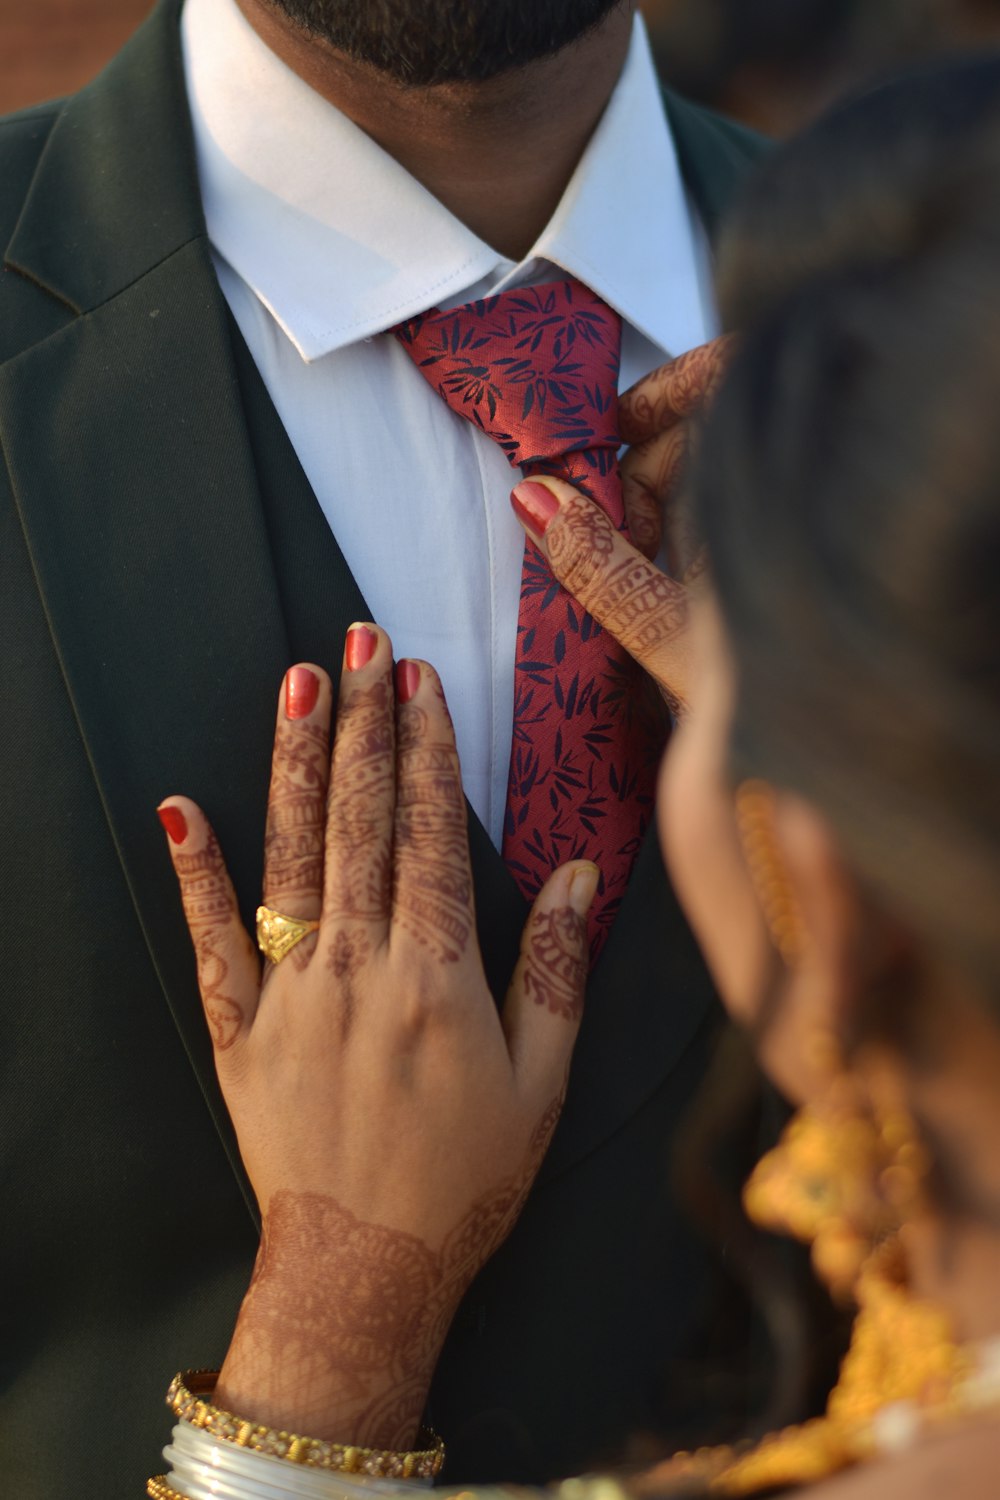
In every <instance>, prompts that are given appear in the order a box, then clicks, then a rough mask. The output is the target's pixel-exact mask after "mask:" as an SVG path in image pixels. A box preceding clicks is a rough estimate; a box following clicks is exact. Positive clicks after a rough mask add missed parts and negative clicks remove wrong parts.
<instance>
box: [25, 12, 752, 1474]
mask: <svg viewBox="0 0 1000 1500" xmlns="http://www.w3.org/2000/svg"><path fill="white" fill-rule="evenodd" d="M178 9H179V6H178V3H177V0H164V3H163V4H162V5H161V6H160V7H159V9H158V10H157V11H156V12H155V13H154V15H153V16H152V18H151V20H150V21H149V22H148V23H147V24H146V25H145V26H144V27H143V29H142V30H141V31H140V32H139V33H138V34H137V35H136V37H135V38H134V39H133V40H132V42H130V44H129V45H128V47H127V48H126V49H125V50H124V51H123V52H122V53H121V55H120V56H119V57H118V58H117V59H116V60H115V61H114V62H113V63H112V64H111V66H110V67H109V68H108V69H107V71H106V72H105V73H103V74H102V75H101V76H100V77H99V78H98V79H97V80H96V81H95V82H94V83H93V84H91V85H90V86H89V87H88V88H86V89H84V90H83V91H82V92H81V93H80V94H78V95H76V96H75V97H73V98H71V99H70V100H69V101H67V102H65V103H62V104H55V105H46V106H43V107H41V108H38V109H35V110H30V111H28V112H26V113H23V114H21V115H18V116H15V117H12V118H10V119H8V120H6V121H3V122H0V247H3V251H4V269H3V272H2V274H0V449H2V462H0V632H2V634H0V682H2V718H0V764H2V778H3V781H2V786H3V797H2V804H3V811H2V824H0V880H2V902H3V907H2V909H3V913H4V917H5V923H4V925H5V928H6V931H7V939H6V943H5V954H4V962H3V969H2V979H0V987H2V1023H3V1046H2V1049H0V1058H2V1062H0V1067H2V1069H3V1079H2V1094H0V1120H2V1135H0V1171H2V1184H3V1186H2V1197H0V1205H2V1207H0V1212H2V1216H3V1225H4V1228H3V1232H2V1265H0V1298H2V1304H3V1312H2V1318H0V1362H2V1381H0V1493H3V1494H4V1495H9V1496H11V1497H14V1496H16V1497H17V1500H55V1497H57V1496H59V1495H63V1494H68V1493H70V1492H71V1490H72V1492H73V1493H76V1494H80V1495H89V1494H92V1495H94V1496H95V1497H96V1496H98V1495H100V1496H102V1497H103V1500H127V1497H133V1500H134V1497H135V1496H137V1495H139V1494H141V1493H142V1492H143V1484H144V1480H145V1478H146V1476H147V1475H148V1474H149V1473H151V1472H154V1471H156V1470H157V1469H158V1468H159V1467H160V1466H161V1465H160V1459H159V1453H160V1448H161V1447H162V1445H163V1443H164V1442H165V1441H166V1439H167V1437H168V1434H169V1428H170V1419H169V1416H168V1414H167V1412H166V1410H165V1408H164V1407H163V1405H162V1397H163V1392H164V1390H165V1388H166V1385H167V1383H168V1381H169V1379H170V1377H171V1375H172V1374H173V1373H174V1371H175V1370H177V1369H180V1368H181V1367H185V1366H187V1367H190V1366H197V1365H201V1366H204V1365H212V1364H214V1363H216V1362H218V1361H219V1360H220V1359H221V1357H222V1355H223V1354H224V1352H225V1349H226V1345H227V1342H228V1337H229V1333H230V1330H231V1327H232V1323H233V1319H234V1316H235V1313H236V1310H237V1308H238V1305H239V1302H240V1298H241V1295H242V1293H243V1291H244V1288H245V1286H246V1283H247V1280H248V1277H249V1273H250V1268H251V1264H252V1261H253V1256H254V1252H255V1248H256V1241H257V1225H256V1218H255V1205H254V1203H253V1199H252V1195H251V1193H250V1190H249V1187H248V1184H247V1182H246V1179H245V1176H244V1174H243V1171H242V1169H241V1165H240V1162H239V1158H238V1155H237V1152H236V1148H235V1143H234V1139H233V1135H232V1131H231V1129H230V1126H229V1123H228V1120H227V1117H226V1113H225V1109H224V1106H223V1103H222V1099H221V1097H220V1094H219V1091H218V1088H217V1085H216V1082H215V1078H214V1073H213V1068H212V1060H211V1052H210V1047H209V1043H208V1038H207V1034H206V1031H205V1028H204V1025H203V1022H202V1016H201V1012H200V1006H199V999H198V993H197V989H196V986H195V977H194V970H193V965H192V959H191V953H190V948H189V943H188V939H187V935H186V932H185V929H184V925H183V922H182V919H181V912H180V906H179V903H178V900H177V894H176V890H175V888H174V883H173V876H172V873H171V870H170V867H169V862H168V859H167V855H166V851H165V848H164V844H163V835H162V832H161V830H160V827H159V825H158V823H157V821H156V818H155V816H154V808H155V806H156V804H157V802H158V801H159V800H160V799H161V798H162V797H163V796H164V795H166V794H167V793H169V792H173V791H184V792H186V793H188V794H190V795H191V796H193V797H195V798H197V799H198V800H199V801H200V802H201V803H202V804H203V806H204V807H205V808H206V809H207V810H208V812H209V814H210V816H211V818H212V820H213V822H214V824H215V826H216V828H217V830H218V833H219V836H220V838H221V841H222V844H223V847H224V849H225V851H226V854H227V856H228V859H229V862H230V868H231V870H232V871H233V873H234V877H235V882H236V886H237V889H238V892H239V895H240V898H241V902H242V905H243V908H244V911H245V913H246V915H247V916H248V917H249V915H250V913H251V912H252V910H253V908H254V906H255V904H256V902H257V899H258V891H259V888H260V866H261V836H262V827H263V815H264V807H265V796H266V784H267V776H268V762H269V753H270V741H271V734H272V727H273V704H274V697H275V692H276V689H277V686H278V683H279V680H280V677H281V674H282V672H283V670H284V669H285V667H286V665H287V664H288V663H289V662H291V661H293V660H295V659H296V658H301V657H306V658H313V659H316V660H318V661H320V662H324V663H325V664H326V665H327V666H328V667H329V668H331V669H336V668H337V666H338V663H339V661H340V655H341V649H342V640H343V634H344V630H345V627H346V626H347V624H348V623H349V622H350V621H351V620H354V619H357V618H365V617H367V614H368V611H367V609H366V606H365V604H364V601H363V599H362V598H361V596H360V593H359V591H358V588H357V586H356V584H355V583H354V580H353V579H352V577H351V574H350V572H349V570H348V568H347V566H346V564H345V562H344V559H343V557H342V555H341V553H340V551H339V549H338V546H337V543H336V541H335V540H334V538H333V537H332V536H331V534H330V532H329V529H328V528H327V526H326V523H325V522H324V520H323V517H322V515H321V512H320V509H319V506H318V504H317V502H316V500H315V498H314V496H313V495H312V493H311V491H310V489H309V486H308V484H307V482H306V480H305V478H304V476H303V474H302V471H301V469H300V468H299V465H298V463H297V461H296V459H295V456H294V453H293V452H292V450H291V448H290V445H289V443H288V439H287V437H286V436H285V434H284V432H283V430H282V428H281V426H280V423H279V422H278V419H277V416H276V414H275V412H274V409H273V407H272V406H271V403H270V401H269V399H268V397H267V395H266V393H265V391H264V388H263V385H262V383H261V381H260V378H259V376H258V374H257V372H256V370H255V369H254V367H253V365H252V363H251V362H250V360H249V356H248V355H247V353H246V350H245V348H244V347H243V346H242V344H241V341H240V339H239V335H238V333H237V332H236V330H235V325H234V324H233V322H232V320H231V318H230V316H229V314H228V310H227V307H226V304H225V302H224V300H223V298H222V296H221V294H220V291H219V287H218V284H217V282H216V278H215V275H214V273H213V270H212V265H211V261H210V258H209V253H208V244H207V241H206V236H205V226H204V220H203V215H202V209H201V204H200V200H199V194H198V185H197V180H196V174H195V165H194V155H193V147H192V141H191V134H190V126H189V120H188V115H187V109H186V100H185V95H184V86H183V79H182V71H181V63H180V49H179V41H178V28H177V17H178ZM668 106H669V110H670V114H671V119H672V123H673V127H674V131H675V134H676V139H677V144H678V148H679V151H680V156H681V161H682V165H683V169H684V171H685V174H686V177H687V181H688V184H689V186H690V190H691V191H692V193H693V194H694V196H695V199H696V201H697V203H698V205H699V207H700V210H701V212H702V214H703V216H704V218H705V219H706V221H707V222H708V224H709V225H710V226H713V225H714V224H715V222H716V219H717V217H718V214H719V212H720V211H721V209H722V207H723V205H724V203H725V201H726V199H727V197H728V196H729V194H730V192H731V190H732V189H733V187H734V185H735V184H736V183H737V182H738V180H739V179H740V178H741V176H742V175H743V173H744V170H745V168H746V166H747V164H748V162H749V161H750V159H751V158H752V156H753V155H754V153H755V151H756V150H757V149H758V148H757V145H756V143H755V142H753V141H752V140H751V138H750V137H748V136H746V135H745V134H744V133H743V132H741V131H739V130H738V129H737V128H736V127H733V126H730V125H728V124H725V123H723V122H722V121H720V120H717V119H715V118H714V117H712V116H710V115H707V114H705V113H704V112H702V111H700V110H697V109H695V108H693V107H691V106H689V105H687V104H685V103H683V102H682V101H681V100H679V99H674V98H672V99H670V100H669V101H668ZM355 485H356V488H357V490H358V493H359V494H360V495H362V496H367V498H368V500H369V502H370V503H372V504H375V503H377V498H376V494H375V493H374V492H373V491H368V490H367V489H366V476H365V475H357V476H355ZM470 829H471V840H472V848H473V859H474V864H475V873H476V890H477V903H478V909H479V913H480V939H481V942H482V946H483V950H484V953H485V957H486V964H487V971H488V973H489V974H490V975H491V977H492V979H493V981H494V985H495V988H496V990H497V992H498V993H501V994H502V993H503V989H504V986H505V983H506V980H507V977H508V975H509V972H510V969H511V967H512V965H513V961H514V956H515V953H516V949H517V939H518V934H519V931H520V927H521V923H522V920H523V917H524V910H523V906H522V902H521V899H520V897H519V895H518V893H517V891H516V889H515V888H514V885H513V883H512V881H511V880H510V878H509V876H508V875H507V872H506V871H505V869H504V867H503V865H502V864H501V862H500V860H499V858H498V856H497V855H496V853H495V852H494V850H493V848H492V846H491V845H490V844H489V841H488V839H487V838H486V836H485V834H484V832H483V830H482V828H481V827H480V826H479V824H478V822H477V820H476V819H475V817H470ZM715 1018H716V1012H715V1003H714V1001H713V997H712V994H711V990H710V987H709V985H708V982H707V980H706V977H705V974H704V972H703V970H702V966H701V963H700V961H699V957H698V954H697V952H696V950H695V947H694V944H693V942H692V940H691V938H690V936H689V934H688V932H687V930H686V928H685V925H684V923H683V921H682V919H681V917H680V914H679V912H678V910H677V907H676V904H675V902H674V900H673V898H672V896H671V895H670V892H669V890H668V888H667V886H666V882H665V879H664V876H663V872H662V867H661V864H660V860H659V855H658V851H657V848H656V845H655V842H654V841H653V840H652V839H650V841H649V843H648V845H647V847H646V848H645V849H644V851H643V853H642V855H641V858H640V860H639V863H638V866H637V869H636V872H635V877H634V880H633V883H632V886H631V888H630V891H629V893H628V897H627V899H626V902H625V905H624V908H623V910H622V913H621V916H620V919H619V921H618V924H617V927H616V929H615V931H614V934H613V936H612V938H611V941H610V943H609V945H608V947H607V950H606V952H605V955H604V957H603V958H602V960H601V963H600V965H599V967H598V969H597V971H596V973H595V976H594V979H593V983H592V984H591V987H590V993H589V996H588V999H587V1008H586V1020H585V1022H584V1027H583V1032H582V1035H581V1038H580V1043H579V1047H578V1051H577V1056H576V1060H575V1064H574V1071H573V1079H572V1085H571V1088H570V1093H569V1098H568V1100H567V1104H566V1110H565V1116H564V1119H563V1121H562V1123H561V1125H560V1128H559V1132H558V1135H557V1137H556V1139H555V1141H554V1144H553V1146H552V1150H551V1153H550V1155H549V1157H548V1160H547V1162H546V1164H545V1167H544V1169H543V1172H542V1176H541V1179H540V1181H539V1184H538V1186H537V1189H536V1191H535V1192H534V1194H533V1197H532V1199H531V1201H530V1203H529V1206H528V1208H527V1209H526V1211H525V1214H524V1218H523V1221H522V1222H521V1224H520V1225H519V1226H518V1228H517V1229H516V1230H515V1232H514V1234H513V1236H512V1238H511V1240H510V1242H509V1243H508V1245H507V1246H506V1247H505V1248H504V1249H503V1250H502V1251H501V1253H500V1254H499V1255H498V1256H497V1258H496V1260H495V1262H494V1263H493V1264H492V1265H491V1266H490V1267H489V1268H488V1269H487V1271H486V1272H485V1273H484V1275H483V1276H482V1277H481V1279H480V1281H479V1282H478V1283H477V1284H476V1286H475V1287H474V1288H473V1289H472V1291H471V1292H470V1294H469V1296H468V1298H467V1301H466V1303H465V1305H464V1307H463V1309H462V1311H461V1313H460V1315H459V1317H458V1319H457V1320H456V1323H455V1326H454V1329H453V1331H452V1335H451V1337H450V1340H449V1343H448V1346H447V1349H446V1352H445V1355H444V1358H443V1360H442V1364H441V1368H440V1372H439V1376H438V1379H437V1383H436V1385H435V1389H434V1392H433V1398H432V1412H431V1416H432V1419H433V1421H434V1422H435V1424H436V1425H437V1427H438V1428H439V1430H440V1431H441V1432H442V1433H443V1434H445V1436H446V1438H447V1439H448V1441H449V1445H450V1451H451V1454H452V1462H451V1467H450V1472H451V1474H452V1476H454V1477H456V1478H461V1479H465V1478H470V1477H477V1478H486V1477H491V1476H495V1475H506V1476H509V1477H522V1478H542V1477H545V1476H547V1475H551V1474H556V1473H561V1472H567V1471H571V1470H575V1469H579V1468H583V1467H586V1466H588V1465H589V1464H591V1463H593V1462H595V1461H598V1460H600V1459H602V1458H606V1457H607V1456H608V1455H610V1454H611V1453H613V1452H614V1450H615V1448H616V1446H617V1445H619V1444H620V1443H621V1441H622V1440H623V1438H624V1437H625V1435H626V1434H627V1433H628V1432H630V1431H632V1430H634V1429H638V1428H648V1427H650V1426H655V1425H656V1421H657V1413H658V1408H659V1404H660V1398H661V1393H662V1380H663V1375H664V1371H665V1370H666V1368H667V1366H668V1364H669V1362H670V1359H671V1355H672V1353H673V1351H674V1350H675V1349H676V1348H677V1346H678V1343H679V1341H680V1340H681V1339H682V1338H683V1337H684V1335H685V1333H686V1331H687V1329H688V1326H689V1324H690V1321H691V1319H692V1317H693V1316H694V1315H695V1313H696V1312H697V1309H698V1306H699V1301H700V1299H702V1298H703V1296H704V1295H705V1292H706V1287H707V1286H709V1285H710V1283H709V1282H708V1281H707V1279H706V1276H707V1273H706V1272H705V1269H704V1265H703V1261H704V1256H703V1253H702V1251H701V1250H700V1249H699V1247H698V1246H697V1245H696V1244H695V1242H694V1241H693V1240H692V1239H691V1238H690V1236H689V1234H688V1232H687V1231H686V1229H685V1227H684V1224H683V1222H682V1219H681V1216H680V1214H679V1212H678V1210H677V1208H676V1206H675V1205H674V1204H672V1202H671V1200H670V1197H669V1193H668V1191H667V1187H666V1161H667V1154H668V1150H669V1146H670V1141H671V1137H672V1135H673V1133H674V1131H675V1127H676V1122H677V1120H678V1117H679V1115H680V1113H681V1112H682V1110H683V1108H684V1106H685V1104H686V1101H687V1100H688V1099H689V1097H690V1095H691V1093H692V1091H693V1090H694V1089H695V1087H696V1086H697V1083H698V1080H699V1078H700V1076H701V1074H702V1072H703V1069H704V1066H705V1060H706V1053H707V1049H708V1047H709V1046H710V1044H711V1037H712V1034H713V1031H714V1025H715Z"/></svg>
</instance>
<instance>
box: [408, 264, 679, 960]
mask: <svg viewBox="0 0 1000 1500" xmlns="http://www.w3.org/2000/svg"><path fill="white" fill-rule="evenodd" d="M393 332H394V333H395V335H396V337H397V339H399V341H400V343H401V344H402V346H403V348H404V349H405V350H406V351H407V353H408V354H409V355H410V357H411V358H412V359H413V361H414V362H415V364H416V366H417V368H418V369H419V370H420V372H421V374H422V375H423V376H424V377H425V378H426V379H427V380H428V381H429V382H430V384H431V385H432V386H433V387H434V389H435V391H437V393H438V395H440V396H441V397H442V398H443V399H444V400H445V401H446V402H447V403H448V405H449V406H450V407H451V409H452V411H454V412H457V413H458V415H459V416H462V417H466V418H467V419H468V420H469V421H470V422H474V423H475V425H476V426H477V427H478V428H480V430H481V431H483V432H485V433H486V434H487V435H488V436H489V437H491V438H493V439H494V441H495V442H497V443H499V444H500V447H501V448H502V449H503V451H504V452H505V453H506V455H507V458H508V459H509V460H510V462H511V464H513V465H515V466H519V467H520V468H522V469H523V470H524V473H525V474H526V475H532V474H553V475H558V476H559V477H560V478H562V479H566V480H568V481H569V482H570V483H571V484H574V485H576V487H577V488H578V489H581V490H583V491H584V492H585V493H586V494H587V495H589V496H590V498H591V499H592V500H595V501H596V502H597V504H598V505H600V506H601V508H602V509H603V510H604V511H605V512H606V513H607V514H608V516H610V518H611V520H612V522H613V523H614V525H615V526H617V527H618V528H619V529H621V530H624V529H625V517H624V508H623V505H622V493H621V481H620V478H619V474H618V458H617V455H618V448H619V446H620V439H619V436H618V363H619V352H620V345H621V319H620V318H619V316H618V314H617V313H615V312H613V311H612V310H611V308H610V307H608V306H607V305H606V303H604V302H602V301H601V300H600V298H598V297H596V296H595V295H594V293H593V292H591V291H590V290H589V289H588V288H587V287H585V286H583V285H582V283H580V282H579V281H574V280H567V281H558V282H549V283H546V284H544V285H542V286H536V287H525V288H522V289H519V290H516V291H510V292H501V293H500V294H499V295H497V296H495V297H485V298H483V299H481V300H480V301H478V302H471V303H468V304H467V305H465V306H464V307H456V308H452V309H450V310H449V311H448V312H439V311H438V310H436V309H432V310H431V311H430V312H427V313H423V314H421V315H420V316H419V317H416V318H411V319H410V320H409V321H408V322H406V323H402V324H400V325H399V327H398V328H395V329H394V330H393ZM662 743H663V719H662V716H657V715H656V714H651V713H650V711H649V698H648V694H647V693H646V692H645V691H644V684H643V683H642V682H641V680H640V675H639V674H638V672H637V669H636V668H635V665H634V663H633V662H632V661H631V659H630V658H629V657H628V655H627V653H626V652H625V651H624V650H622V648H621V647H620V646H619V645H618V644H617V642H615V641H613V640H612V639H611V637H610V636H609V635H608V634H607V633H606V632H605V631H602V629H601V627H600V626H599V625H597V624H596V623H595V622H594V620H592V619H591V617H590V615H588V614H587V613H586V612H585V611H584V610H583V609H582V608H581V607H580V606H579V605H578V604H577V603H576V602H575V600H573V599H572V598H571V597H570V595H569V594H567V593H566V591H565V590H564V589H563V588H561V587H560V585H559V584H558V583H557V582H556V580H555V579H554V577H553V576H552V572H551V570H550V568H549V565H548V563H547V561H546V559H545V557H544V556H543V554H542V553H541V552H540V551H539V550H538V549H537V548H536V547H535V546H534V545H533V544H532V543H531V542H528V543H527V545H526V546H525V552H524V564H523V569H522V574H521V602H520V608H519V612H518V624H517V656H516V661H515V675H514V740H513V746H512V750H511V761H510V776H509V781H508V787H507V807H506V813H505V817H504V831H503V848H502V855H503V859H504V862H505V863H506V865H507V867H508V868H509V870H510V871H511V873H512V874H513V876H514V878H515V880H516V881H517V883H518V886H519V887H520V889H521V891H522V893H523V895H524V896H525V897H526V898H527V899H528V900H533V899H534V897H535V896H536V895H537V893H538V890H539V888H540V887H541V885H542V884H543V882H544V881H545V880H546V879H547V877H548V876H549V875H550V874H551V872H552V871H553V869H555V867H556V866H557V865H560V864H563V863H564V862H565V861H566V860H569V859H591V860H593V861H594V862H595V863H596V864H598V865H599V866H600V868H601V872H602V880H601V884H600V887H599V890H598V895H597V899H596V900H595V902H594V906H593V909H592V911H591V916H590V939H591V958H592V960H593V959H596V957H597V955H598V953H599V952H600V950H601V948H602V947H603V944H604V941H605V939H606V938H607V935H608V932H609V931H610V928H611V925H612V923H613V921H614V917H615V913H616V911H617V909H618V906H619V904H620V902H621V898H622V895H623V894H624V891H625V887H626V885H627V883H628V878H629V874H630V872H631V869H632V864H633V862H634V860H635V856H636V854H637V853H638V850H639V847H640V844H641V842H642V836H643V834H644V832H645V830H646V827H647V824H648V823H649V819H650V814H651V812H652V806H653V792H654V784H655V779H656V764H657V759H658V756H659V751H660V749H661V748H662Z"/></svg>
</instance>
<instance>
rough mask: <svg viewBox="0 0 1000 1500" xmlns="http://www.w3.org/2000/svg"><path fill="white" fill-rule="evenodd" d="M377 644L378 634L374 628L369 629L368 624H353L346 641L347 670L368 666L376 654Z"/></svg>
mask: <svg viewBox="0 0 1000 1500" xmlns="http://www.w3.org/2000/svg"><path fill="white" fill-rule="evenodd" d="M377 645H378V636H377V635H376V633H375V631H374V630H369V629H368V626H367V625H352V626H351V628H350V630H349V631H348V632H347V640H346V641H345V643H344V665H345V667H346V668H347V670H348V671H349V672H356V671H357V670H358V668H359V667H367V665H368V663H369V662H370V661H371V659H372V657H373V656H374V655H375V647H376V646H377Z"/></svg>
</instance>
